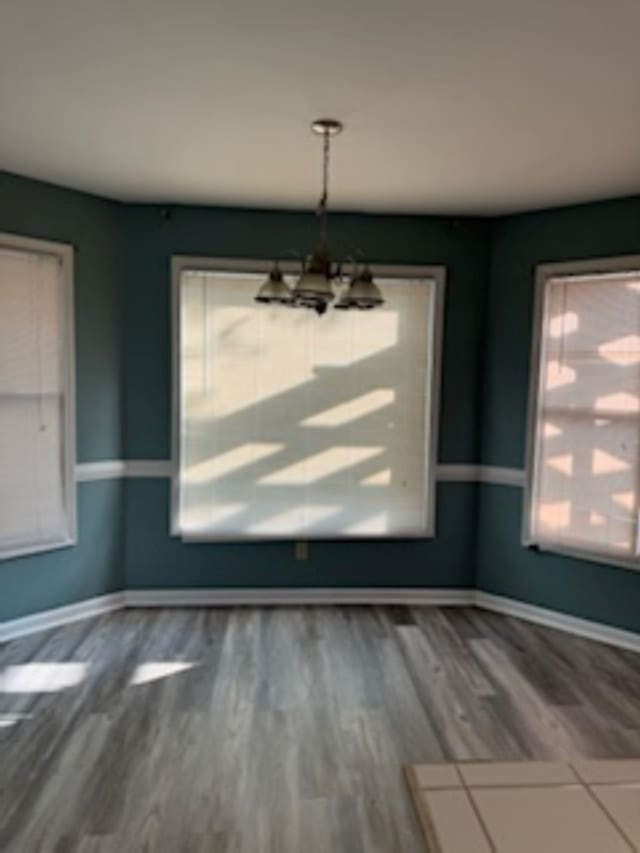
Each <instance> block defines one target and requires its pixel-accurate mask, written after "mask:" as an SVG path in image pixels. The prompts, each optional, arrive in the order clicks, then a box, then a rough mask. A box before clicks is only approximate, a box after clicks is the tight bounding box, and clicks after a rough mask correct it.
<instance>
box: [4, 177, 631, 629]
mask: <svg viewBox="0 0 640 853" xmlns="http://www.w3.org/2000/svg"><path fill="white" fill-rule="evenodd" d="M331 225H332V235H331V238H332V240H331V242H332V245H333V247H334V250H335V253H336V254H337V255H340V254H347V253H350V252H352V251H353V250H354V249H355V248H360V249H362V250H363V251H364V252H365V254H366V255H367V256H368V257H369V259H370V260H372V261H378V262H381V263H396V264H403V263H405V264H420V263H429V264H445V265H446V267H447V295H446V310H445V340H444V367H443V387H442V411H441V423H440V450H439V461H440V462H442V463H473V462H481V463H483V464H486V465H497V466H505V467H510V468H521V467H522V466H523V461H524V459H523V457H524V443H525V421H526V401H527V386H528V376H529V347H530V332H531V321H532V316H531V315H532V308H533V271H534V267H535V265H536V264H538V263H542V262H549V261H559V260H568V259H572V258H588V257H595V256H604V255H615V254H625V253H640V198H633V199H622V200H619V201H612V202H606V203H599V204H592V205H584V206H581V207H574V208H565V209H560V210H553V211H543V212H540V213H534V214H525V215H519V216H511V217H505V218H502V219H498V220H478V219H464V218H463V219H458V220H456V219H451V218H445V217H417V216H416V217H411V216H366V215H355V214H354V215H349V214H340V215H335V216H333V217H332V219H331ZM314 226H315V221H314V217H313V216H312V215H310V214H306V213H292V212H290V213H287V212H276V211H272V212H269V211H250V210H238V209H222V208H219V209H216V208H193V207H180V206H177V207H171V208H161V207H159V206H147V205H119V204H115V203H111V202H108V201H105V200H101V199H97V198H95V197H91V196H88V195H84V194H81V193H76V192H72V191H68V190H63V189H60V188H57V187H53V186H50V185H47V184H42V183H39V182H37V181H31V180H27V179H24V178H19V177H16V176H12V175H7V174H6V173H0V230H3V231H12V232H15V233H19V234H24V235H28V236H33V237H42V238H46V239H53V240H62V241H66V242H71V243H73V244H74V245H75V246H76V290H75V299H76V320H77V328H76V348H77V363H76V370H77V395H78V399H77V432H78V461H80V462H92V461H99V460H109V459H119V458H129V459H161V460H163V459H168V458H169V427H170V344H171V341H170V298H169V293H170V286H169V261H170V257H171V255H173V254H195V255H212V256H228V257H242V258H247V257H256V258H264V257H267V258H268V257H272V256H274V255H283V254H284V253H286V251H287V250H288V249H290V248H293V247H296V248H304V247H308V246H310V245H311V244H312V242H313V235H314ZM521 501H522V490H521V489H518V488H513V487H506V486H492V485H484V486H475V485H473V484H468V483H448V484H440V485H439V486H438V507H437V508H438V523H437V527H438V535H437V537H436V539H434V540H431V541H407V542H403V541H386V542H366V541H358V542H351V543H349V544H345V543H340V542H319V543H312V546H311V553H310V558H309V560H308V561H305V562H298V561H295V560H294V559H293V548H292V545H291V543H286V542H273V543H246V544H209V545H205V544H202V545H184V544H182V543H181V542H180V541H179V540H177V539H174V538H171V537H169V535H168V524H169V482H168V480H164V479H134V480H127V481H120V480H113V481H108V480H103V481H97V482H93V483H81V484H79V485H78V513H79V533H80V538H79V543H78V545H77V546H76V547H74V548H69V549H62V550H60V551H55V552H50V553H48V554H43V555H37V556H32V557H23V558H20V559H15V560H7V561H5V562H3V563H2V564H1V565H0V619H6V618H13V617H18V616H21V615H25V614H27V613H31V612H36V611H38V610H43V609H47V608H50V607H55V606H58V605H62V604H67V603H70V602H73V601H77V600H81V599H84V598H88V597H91V596H94V595H99V594H102V593H105V592H109V591H112V590H116V589H120V588H122V587H123V586H125V585H127V586H130V587H133V588H136V587H137V588H145V587H147V588H149V587H155V588H158V587H203V586H221V587H224V586H227V587H228V586H233V587H236V586H341V585H342V586H358V585H363V586H376V585H379V586H403V585H406V586H420V585H425V586H431V585H433V586H448V587H464V586H472V585H474V584H477V585H478V586H479V587H480V588H481V589H484V590H487V591H489V592H493V593H496V594H502V595H507V596H510V597H513V598H517V599H520V600H523V601H527V602H530V603H533V604H537V605H541V606H545V607H550V608H556V609H558V610H561V611H564V612H567V613H572V614H574V615H578V616H583V617H586V618H591V619H595V620H599V621H602V622H606V623H609V624H611V625H616V626H619V627H623V628H628V629H632V630H640V608H638V606H637V602H638V601H639V600H640V574H638V573H633V572H631V571H628V570H624V569H616V568H612V567H610V566H602V565H598V564H597V563H592V562H587V561H582V560H576V559H571V558H567V557H561V556H557V555H551V554H542V553H540V552H537V551H534V550H530V549H525V548H523V547H522V546H521V544H520V518H521Z"/></svg>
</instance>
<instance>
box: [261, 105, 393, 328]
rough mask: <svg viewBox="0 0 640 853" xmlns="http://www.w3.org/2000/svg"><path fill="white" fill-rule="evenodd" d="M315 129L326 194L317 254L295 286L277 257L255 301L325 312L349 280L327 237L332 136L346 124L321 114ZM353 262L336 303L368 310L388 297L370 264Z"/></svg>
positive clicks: (321, 205) (306, 262) (320, 208)
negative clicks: (319, 139) (337, 289)
mask: <svg viewBox="0 0 640 853" xmlns="http://www.w3.org/2000/svg"><path fill="white" fill-rule="evenodd" d="M311 129H312V131H313V132H314V133H317V134H318V135H320V136H322V194H321V196H320V200H319V202H318V207H317V210H316V216H317V217H318V221H319V234H318V242H317V244H316V248H315V251H314V252H313V254H312V255H311V256H310V257H308V258H306V259H305V260H304V261H303V262H302V272H301V274H300V276H299V278H298V280H297V282H296V284H295V286H294V287H293V289H292V288H290V287H289V285H288V284H287V283H286V282H285V280H284V278H283V275H282V271H281V270H280V267H279V266H278V262H277V261H276V262H275V263H274V265H273V268H272V269H271V272H270V273H269V277H268V278H267V280H266V281H265V283H264V284H263V285H262V287H261V288H260V290H259V291H258V293H257V295H256V297H255V301H256V302H263V303H267V304H271V305H286V306H288V307H291V308H311V309H313V310H314V311H316V312H317V313H318V314H324V313H325V311H326V310H327V308H328V307H329V304H330V303H331V302H332V301H333V300H334V299H335V297H336V293H335V292H334V285H336V284H338V285H340V284H342V283H343V282H344V280H345V279H344V278H343V274H342V264H341V263H336V262H334V261H332V260H331V256H330V254H329V245H328V241H327V224H328V223H327V220H328V199H329V158H330V154H331V151H330V146H331V138H332V137H333V136H336V135H337V134H338V133H341V132H342V130H343V129H344V126H343V124H342V122H339V121H336V120H335V119H330V118H321V119H317V120H316V121H314V122H313V123H312V125H311ZM353 265H354V269H353V272H352V274H351V276H349V277H348V279H347V281H348V285H347V287H346V289H345V290H344V292H343V293H342V295H340V296H339V298H338V299H337V301H336V302H335V303H334V307H335V308H338V309H340V310H342V311H346V310H349V309H358V310H360V311H368V310H370V309H372V308H377V307H378V306H379V305H382V304H383V303H384V299H383V298H382V294H381V293H380V290H379V288H378V286H377V285H376V284H375V282H374V281H373V276H372V274H371V270H370V269H369V267H368V265H367V264H362V265H359V264H358V263H357V262H355V261H354V262H353Z"/></svg>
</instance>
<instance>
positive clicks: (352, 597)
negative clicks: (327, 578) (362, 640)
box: [125, 587, 474, 607]
mask: <svg viewBox="0 0 640 853" xmlns="http://www.w3.org/2000/svg"><path fill="white" fill-rule="evenodd" d="M473 597H474V591H473V590H472V589H439V588H431V589H430V588H428V587H411V588H408V587H399V588H391V587H371V588H365V587H362V588H360V587H349V588H346V587H345V588H340V587H337V588H334V589H329V588H318V589H315V588H307V587H296V588H291V587H287V588H282V589H275V588H270V589H250V588H246V589H243V588H240V589H210V588H209V589H129V590H127V591H126V592H125V606H126V607H218V606H220V607H222V606H225V607H231V606H243V605H254V606H261V605H265V606H267V605H276V606H286V605H305V604H309V605H313V604H414V605H431V606H439V607H453V606H456V607H464V606H469V605H471V604H472V603H473Z"/></svg>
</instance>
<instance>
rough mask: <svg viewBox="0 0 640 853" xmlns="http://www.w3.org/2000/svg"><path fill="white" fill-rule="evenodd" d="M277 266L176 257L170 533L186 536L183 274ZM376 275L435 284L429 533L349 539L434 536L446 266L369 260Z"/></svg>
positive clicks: (284, 265)
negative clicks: (181, 519)
mask: <svg viewBox="0 0 640 853" xmlns="http://www.w3.org/2000/svg"><path fill="white" fill-rule="evenodd" d="M272 266H273V261H272V260H264V259H260V260H247V259H239V258H212V257H200V256H191V255H174V256H172V258H171V507H170V524H169V532H170V535H171V536H176V537H182V532H181V530H180V528H179V525H178V514H179V483H178V479H179V473H180V424H179V403H180V387H179V383H180V364H179V356H180V340H179V337H180V324H179V322H178V320H179V310H180V307H179V295H180V277H181V275H182V273H183V272H184V271H186V270H203V271H210V272H236V273H254V274H256V275H257V276H262V275H266V274H267V273H268V272H269V270H270V269H271V267H272ZM279 266H280V269H281V270H282V272H283V273H285V274H286V275H295V274H296V273H299V271H300V262H299V261H295V260H293V261H279ZM370 267H371V271H372V272H373V274H374V276H379V277H389V278H418V279H419V278H424V279H429V280H431V281H433V282H435V297H434V312H433V334H434V341H433V349H432V353H433V357H432V359H431V364H430V365H429V370H428V381H429V383H430V388H431V394H430V411H429V412H427V416H428V417H429V446H428V447H427V456H426V459H427V471H428V476H427V477H426V478H425V496H426V502H427V513H428V515H427V519H426V528H425V533H423V534H420V535H416V536H407V535H402V536H401V535H398V536H393V535H391V536H385V537H371V536H367V535H365V534H363V535H362V536H359V535H354V536H349V537H348V538H349V539H350V540H354V541H357V540H358V539H374V540H375V541H385V540H393V539H400V540H409V539H432V538H433V537H435V535H436V479H437V471H436V468H437V459H438V427H439V423H440V386H441V375H442V348H443V339H444V295H445V282H446V267H444V266H440V265H438V266H422V265H421V266H399V265H387V264H370ZM336 538H341V537H336V536H335V535H334V536H324V537H322V536H321V537H314V541H316V540H321V539H328V540H335V539H336ZM295 539H296V537H295V536H291V535H271V536H255V535H246V536H241V535H238V536H233V537H221V536H212V537H210V538H209V537H205V536H199V537H198V538H197V539H194V538H186V537H185V538H183V541H184V542H194V543H195V542H230V541H231V542H233V541H235V542H238V541H247V542H249V541H250V542H256V541H292V540H295Z"/></svg>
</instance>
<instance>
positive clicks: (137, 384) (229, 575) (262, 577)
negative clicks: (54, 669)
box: [125, 205, 490, 588]
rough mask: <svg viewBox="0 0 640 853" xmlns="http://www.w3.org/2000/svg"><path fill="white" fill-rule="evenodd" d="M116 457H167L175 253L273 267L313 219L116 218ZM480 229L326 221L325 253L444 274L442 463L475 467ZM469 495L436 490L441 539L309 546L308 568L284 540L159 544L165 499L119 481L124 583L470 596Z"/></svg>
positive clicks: (194, 212) (259, 215) (218, 212)
mask: <svg viewBox="0 0 640 853" xmlns="http://www.w3.org/2000/svg"><path fill="white" fill-rule="evenodd" d="M125 222H126V227H125V232H126V235H127V240H128V248H127V258H128V277H127V285H126V356H125V364H126V370H125V401H126V404H125V422H126V430H125V434H126V453H127V456H128V457H129V458H134V459H144V458H149V459H167V458H168V457H169V454H170V447H169V436H170V430H169V428H170V355H171V324H170V281H169V270H170V259H171V256H172V255H174V254H189V255H205V256H214V257H216V256H217V257H239V258H252V257H253V258H271V257H274V256H283V255H285V254H286V252H287V250H288V249H291V248H292V247H295V248H297V249H306V248H308V247H311V246H312V244H313V240H314V235H315V228H316V222H315V217H314V216H313V215H311V214H306V213H286V212H276V211H248V210H237V209H215V208H194V207H180V206H177V207H172V208H167V209H162V208H160V207H157V206H146V205H141V206H132V207H129V208H128V209H127V210H126V213H125ZM489 229H490V225H489V223H488V222H486V221H481V220H477V219H460V220H454V219H451V218H444V217H417V216H367V215H355V214H354V215H350V214H337V215H334V216H332V217H331V235H330V241H331V245H332V249H333V251H334V253H335V255H336V256H338V257H339V256H341V255H342V256H344V255H346V254H352V253H353V252H354V250H356V249H360V250H362V251H363V252H364V253H365V255H366V257H367V258H368V259H369V260H371V261H377V262H379V263H389V264H403V263H404V264H420V263H424V264H445V265H446V267H447V293H446V306H445V341H444V368H443V378H442V407H441V424H440V452H439V460H440V461H441V462H458V463H459V462H474V461H476V460H477V459H478V454H479V452H480V443H479V434H478V431H477V429H476V424H477V422H478V418H479V405H480V398H479V387H480V386H479V380H480V355H481V336H482V333H483V305H484V301H485V288H486V280H485V277H486V270H487V263H488V257H489ZM476 494H477V488H476V486H475V485H473V484H468V483H457V484H447V485H440V486H439V489H438V519H437V524H438V536H437V538H436V539H435V540H433V541H413V542H397V541H387V542H366V541H361V542H352V543H349V544H345V543H339V542H335V543H331V542H314V543H312V544H311V547H310V557H309V560H308V561H305V562H300V561H296V560H294V554H293V545H292V543H286V542H280V543H240V544H202V545H194V544H188V545H185V544H183V543H181V542H180V541H179V540H177V539H171V538H170V537H169V536H168V524H169V489H168V483H167V482H166V481H163V480H138V481H128V482H127V484H126V495H127V497H126V530H127V536H126V559H125V565H126V575H127V585H128V586H130V587H132V588H144V587H159V586H160V587H165V586H166V587H188V586H196V587H197V586H205V587H206V586H232V587H234V586H378V585H379V586H421V585H424V586H451V587H454V586H455V587H459V586H470V585H472V583H473V572H474V562H475V518H476Z"/></svg>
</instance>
